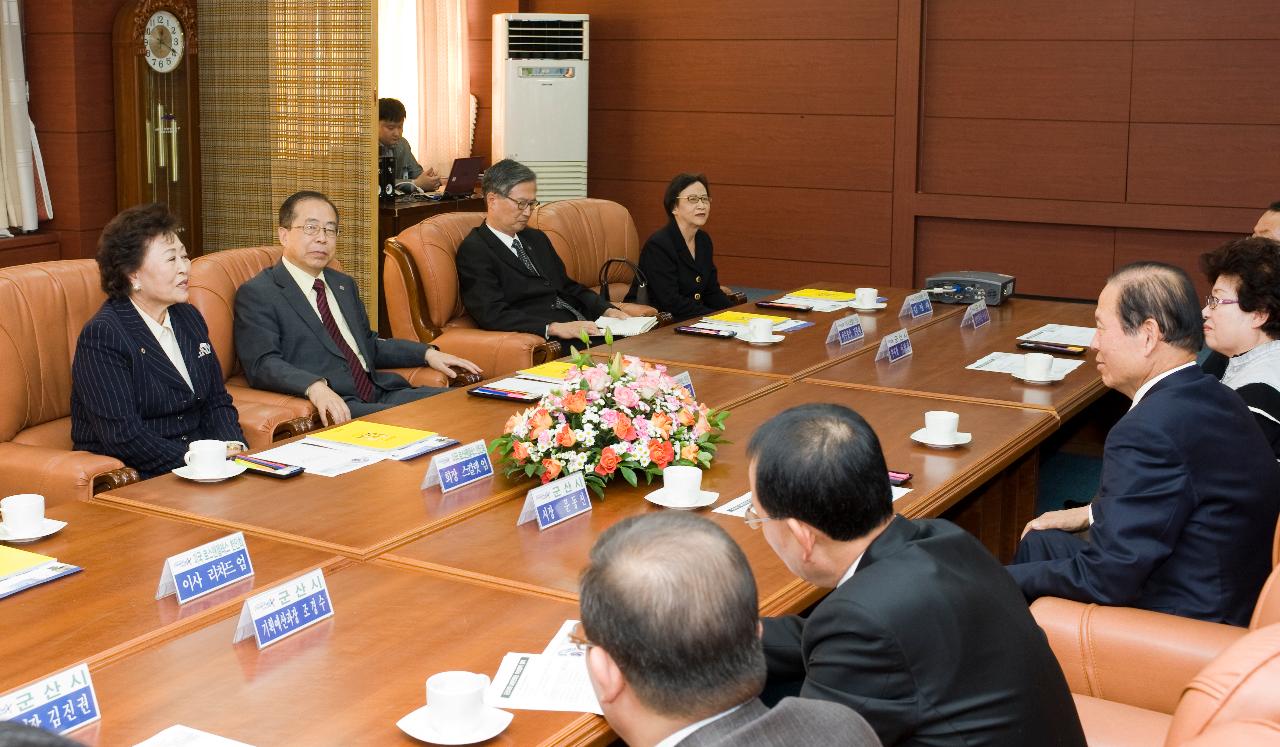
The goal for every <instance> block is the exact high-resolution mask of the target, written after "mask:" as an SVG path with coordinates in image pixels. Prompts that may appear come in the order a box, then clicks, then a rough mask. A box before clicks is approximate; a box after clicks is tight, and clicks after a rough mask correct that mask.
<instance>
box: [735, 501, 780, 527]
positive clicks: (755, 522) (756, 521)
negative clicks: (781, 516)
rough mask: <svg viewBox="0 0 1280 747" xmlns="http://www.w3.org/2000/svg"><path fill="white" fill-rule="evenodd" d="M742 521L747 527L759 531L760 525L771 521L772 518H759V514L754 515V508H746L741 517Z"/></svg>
mask: <svg viewBox="0 0 1280 747" xmlns="http://www.w3.org/2000/svg"><path fill="white" fill-rule="evenodd" d="M742 520H743V521H744V522H746V524H747V526H749V527H751V528H752V529H759V528H760V525H761V524H763V523H765V522H766V521H773V517H772V516H761V515H760V514H758V513H756V509H755V507H754V506H747V510H746V512H745V515H744V516H743V517H742Z"/></svg>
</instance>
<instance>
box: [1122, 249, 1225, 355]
mask: <svg viewBox="0 0 1280 747" xmlns="http://www.w3.org/2000/svg"><path fill="white" fill-rule="evenodd" d="M1111 283H1115V284H1116V285H1117V290H1118V291H1119V293H1120V297H1119V299H1118V301H1117V303H1116V309H1117V312H1118V315H1119V317H1120V328H1121V329H1122V330H1124V333H1125V334H1126V335H1132V334H1133V333H1134V332H1136V331H1137V330H1138V328H1139V327H1141V326H1142V323H1143V322H1145V321H1146V320H1148V319H1151V320H1153V321H1155V323H1156V326H1157V327H1159V328H1160V334H1161V336H1162V337H1163V338H1164V341H1165V342H1166V343H1168V344H1170V345H1172V346H1174V347H1176V348H1181V349H1182V350H1186V351H1188V352H1191V353H1196V354H1198V353H1199V352H1200V349H1201V348H1203V347H1204V319H1203V318H1202V317H1201V315H1200V299H1199V298H1198V297H1197V296H1196V286H1195V284H1194V283H1192V282H1191V278H1190V277H1189V276H1188V275H1187V273H1186V272H1185V271H1183V270H1182V268H1180V267H1174V266H1173V265H1170V264H1165V263H1164V262H1134V263H1133V264H1128V265H1125V266H1124V267H1121V268H1120V269H1119V270H1116V271H1115V272H1114V273H1112V274H1111V277H1109V278H1107V284H1108V285H1110V284H1111Z"/></svg>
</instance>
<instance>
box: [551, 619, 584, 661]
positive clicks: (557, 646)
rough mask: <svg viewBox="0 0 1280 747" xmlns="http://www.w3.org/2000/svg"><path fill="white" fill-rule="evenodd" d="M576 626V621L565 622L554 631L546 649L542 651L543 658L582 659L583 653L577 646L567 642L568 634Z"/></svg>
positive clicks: (569, 641)
mask: <svg viewBox="0 0 1280 747" xmlns="http://www.w3.org/2000/svg"><path fill="white" fill-rule="evenodd" d="M577 624H578V621H577V620H565V621H564V624H563V625H561V626H560V629H559V630H557V631H556V634H555V636H553V637H552V638H551V642H550V643H548V644H547V647H546V648H544V649H542V655H543V656H568V657H575V656H576V657H578V658H582V656H583V651H582V649H580V648H578V644H576V643H574V642H573V641H571V640H569V634H570V633H572V632H573V628H574V626H576V625H577Z"/></svg>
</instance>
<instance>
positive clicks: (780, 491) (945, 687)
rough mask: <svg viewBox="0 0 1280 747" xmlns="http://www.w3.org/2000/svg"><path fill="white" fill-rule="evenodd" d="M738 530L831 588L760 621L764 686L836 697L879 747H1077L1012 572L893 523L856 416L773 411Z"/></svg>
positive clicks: (829, 409) (942, 538) (875, 455)
mask: <svg viewBox="0 0 1280 747" xmlns="http://www.w3.org/2000/svg"><path fill="white" fill-rule="evenodd" d="M747 453H748V455H749V458H750V460H751V461H750V467H749V473H750V479H751V487H752V498H751V507H750V509H749V510H748V512H747V517H746V519H747V523H748V524H750V525H752V526H754V527H757V528H759V529H760V530H762V531H763V532H764V535H765V539H766V540H767V541H768V542H769V545H770V546H771V547H772V548H773V549H774V551H775V552H776V553H777V554H778V556H779V557H780V558H782V560H783V562H784V563H786V564H787V567H788V568H790V569H791V571H792V573H795V574H796V575H798V576H800V577H801V578H803V579H805V580H806V581H808V582H809V583H811V584H814V585H816V586H820V587H827V588H832V589H833V591H832V592H831V593H830V594H829V595H827V597H826V598H825V599H823V600H822V601H821V602H819V603H818V605H817V606H816V607H815V608H814V609H813V610H812V612H810V613H809V615H808V616H807V617H800V616H789V617H780V618H766V619H765V620H764V652H765V659H766V661H767V662H768V667H769V692H770V693H771V694H772V695H777V694H781V693H786V692H794V691H796V690H797V689H798V692H799V694H800V696H801V697H802V698H819V699H822V700H831V701H835V702H837V703H843V704H845V705H847V706H849V707H851V708H853V709H854V710H855V711H857V712H858V713H859V714H861V715H862V716H863V718H865V719H866V720H867V721H868V722H869V723H870V724H871V726H872V728H874V729H875V731H876V734H878V735H879V737H880V740H881V741H882V742H884V744H885V745H930V746H931V747H941V746H943V745H947V746H949V745H955V746H956V747H960V746H961V745H964V746H965V747H974V746H975V745H1009V747H1014V746H1015V745H1018V746H1020V745H1081V746H1083V745H1084V743H1085V741H1084V734H1083V732H1082V730H1081V727H1080V721H1079V717H1078V716H1077V715H1076V709H1075V704H1074V703H1073V702H1072V699H1071V693H1070V692H1069V691H1068V689H1067V683H1066V680H1065V678H1064V677H1063V675H1062V669H1061V668H1060V667H1059V665H1058V662H1057V660H1056V659H1055V658H1054V656H1053V653H1052V652H1051V651H1050V650H1049V644H1048V642H1047V641H1046V640H1045V636H1044V633H1043V632H1042V631H1041V630H1040V628H1039V627H1038V626H1037V625H1036V623H1035V620H1033V619H1032V617H1031V613H1030V612H1029V611H1028V610H1027V604H1026V602H1025V601H1024V600H1023V598H1022V594H1021V593H1020V592H1019V591H1018V587H1017V585H1016V584H1014V583H1012V580H1011V579H1010V578H1009V575H1008V574H1007V573H1006V572H1005V571H1004V569H1003V568H1001V566H1000V564H999V563H998V562H996V560H995V558H993V557H991V555H990V554H989V553H988V552H987V550H986V548H984V547H983V546H982V545H981V544H980V543H979V542H978V541H977V540H976V539H974V538H973V537H972V536H970V535H969V534H968V533H966V532H964V531H963V530H962V529H960V528H959V527H957V526H955V525H954V524H952V523H950V522H948V521H944V520H941V519H926V520H919V521H912V520H910V519H905V518H902V517H901V516H894V515H893V500H892V493H891V491H890V487H889V478H888V470H887V469H886V468H885V463H884V456H883V454H882V453H881V451H880V441H879V439H877V438H876V434H875V432H874V431H872V430H871V426H869V425H867V422H866V421H865V420H863V419H862V417H861V416H860V415H858V414H857V413H856V412H854V411H853V410H850V409H848V408H846V407H841V406H839V405H831V404H810V405H801V406H799V407H794V408H792V409H790V410H787V411H785V412H783V413H782V414H780V415H777V416H775V417H774V418H773V419H771V420H770V421H768V422H767V423H765V424H764V425H762V426H761V427H760V429H759V430H757V431H756V433H755V435H754V436H753V437H752V439H751V443H750V445H749V446H748V448H747Z"/></svg>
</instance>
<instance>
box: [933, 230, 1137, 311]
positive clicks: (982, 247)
mask: <svg viewBox="0 0 1280 747" xmlns="http://www.w3.org/2000/svg"><path fill="white" fill-rule="evenodd" d="M1114 243H1115V238H1114V230H1113V229H1111V228H1107V227H1101V226H1070V225H1051V224H1034V223H1032V224H1027V223H1002V222H996V221H980V220H955V219H950V218H921V219H920V221H919V224H918V225H917V226H916V279H915V282H916V284H917V285H918V284H920V283H923V282H924V279H925V278H926V277H928V276H929V275H932V274H934V273H938V272H946V271H949V270H994V271H997V272H1003V273H1007V274H1009V275H1013V276H1015V277H1016V278H1017V285H1016V292H1017V293H1020V294H1024V295H1033V296H1052V297H1055V298H1081V299H1088V298H1096V297H1097V295H1098V291H1099V290H1100V289H1101V288H1102V281H1103V280H1104V279H1105V278H1106V277H1107V275H1109V274H1110V273H1111V270H1112V268H1113V267H1114V263H1113V255H1114Z"/></svg>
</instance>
